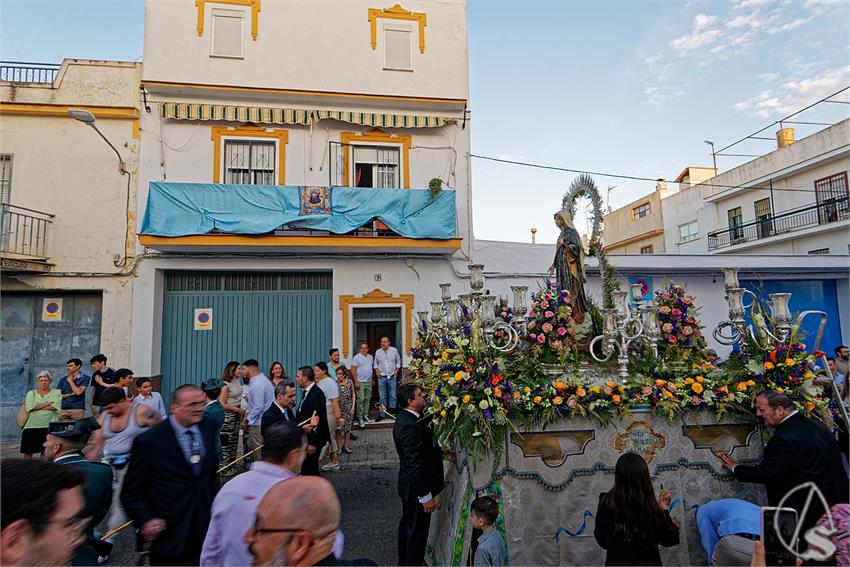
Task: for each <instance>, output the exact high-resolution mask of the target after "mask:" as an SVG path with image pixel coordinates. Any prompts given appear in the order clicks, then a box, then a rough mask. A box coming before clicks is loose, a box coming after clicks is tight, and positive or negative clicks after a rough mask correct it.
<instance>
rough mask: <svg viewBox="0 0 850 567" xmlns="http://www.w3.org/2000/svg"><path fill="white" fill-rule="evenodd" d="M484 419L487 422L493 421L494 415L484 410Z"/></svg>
mask: <svg viewBox="0 0 850 567" xmlns="http://www.w3.org/2000/svg"><path fill="white" fill-rule="evenodd" d="M484 419H486V420H487V421H490V420H491V419H493V414H492V413H490V410H489V409H486V410H484Z"/></svg>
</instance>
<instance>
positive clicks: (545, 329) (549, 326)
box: [541, 323, 552, 333]
mask: <svg viewBox="0 0 850 567" xmlns="http://www.w3.org/2000/svg"><path fill="white" fill-rule="evenodd" d="M541 328H542V329H543V332H544V333H551V332H552V323H543V326H542V327H541Z"/></svg>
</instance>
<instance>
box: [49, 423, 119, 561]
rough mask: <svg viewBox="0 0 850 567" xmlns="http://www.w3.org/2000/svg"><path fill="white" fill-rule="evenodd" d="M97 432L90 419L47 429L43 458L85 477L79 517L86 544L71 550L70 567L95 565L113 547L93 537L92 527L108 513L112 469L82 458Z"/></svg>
mask: <svg viewBox="0 0 850 567" xmlns="http://www.w3.org/2000/svg"><path fill="white" fill-rule="evenodd" d="M98 429H100V424H99V423H98V422H97V419H95V418H93V417H86V418H83V419H78V420H75V421H53V422H51V423H50V424H49V425H48V426H47V439H46V440H45V442H44V458H45V459H48V460H51V461H53V462H54V463H56V464H58V465H67V466H69V467H72V468H75V469H79V470H81V471H83V472H84V473H85V475H86V483H85V484H84V485H83V496H84V497H85V501H86V505H85V508H83V511H82V512H80V518H83V519H86V520H88V526H87V527H86V534H85V535H86V539H85V542H84V543H83V544H82V545H80V547H78V548H77V549H76V550H75V551H74V557H73V558H72V560H71V565H97V563H98V557H107V556H109V553H110V552H111V551H112V544H111V543H108V542H105V541H101V540H99V539H96V538H95V537H94V528H95V526H97V525H98V524H99V523H100V522H102V521H103V519H104V518H105V517H106V515H107V514H109V506H110V505H111V504H112V467H110V466H109V465H107V464H104V463H92V462H89V461H87V460H86V458H85V457H84V456H83V447H85V446H86V444H87V443H88V442H89V438H90V437H91V433H92V431H97V430H98Z"/></svg>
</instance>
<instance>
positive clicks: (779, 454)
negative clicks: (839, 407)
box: [720, 390, 848, 531]
mask: <svg viewBox="0 0 850 567" xmlns="http://www.w3.org/2000/svg"><path fill="white" fill-rule="evenodd" d="M756 409H757V411H756V413H757V415H758V416H759V417H761V418H762V420H763V421H764V424H765V425H766V426H768V427H772V428H774V433H773V437H772V438H771V439H770V441H769V442H768V443H767V445H766V446H765V448H764V456H763V458H762V461H761V463H759V464H758V465H756V466H749V465H739V464H737V463H736V462H735V460H734V459H732V457H730V456H729V455H728V454H726V453H721V454H720V459H721V460H722V461H723V466H724V467H726V468H727V469H729V470H730V471H732V474H734V475H735V478H736V479H738V480H740V481H742V482H757V483H760V484H764V485H765V486H766V488H767V501H768V503H769V504H770V505H771V506H778V505H779V503H780V501H781V500H782V498H783V497H784V496H785V495H786V494H788V493H789V492H790V491H791V490H793V489H794V488H796V487H798V486H800V485H801V484H803V483H805V482H810V481H811V482H814V483H815V485H817V487H818V488H819V489H820V491H821V492H822V493H823V495H824V497H825V498H826V502H827V504H829V505H830V506H832V505H833V504H837V503H839V502H847V501H848V479H847V473H846V472H845V470H844V465H843V464H842V462H841V456H840V453H839V451H838V445H837V443H836V442H835V439H834V438H833V437H832V435H830V433H829V431H827V429H826V427H824V425H823V424H822V423H820V422H818V421H816V420H814V419H810V418H808V417H806V416H804V415H803V414H801V413H799V412H798V411H797V410H796V409H794V402H793V401H792V400H791V398H789V397H788V396H786V395H785V394H783V393H781V392H777V391H776V390H765V391H764V392H762V393H761V394H760V395H759V396H758V398H756ZM808 493H809V490H807V489H803V490H798V491H797V492H795V493H794V494H793V495H791V496H790V497H789V498H788V499H787V500H786V501H785V506H789V507H791V508H794V509H795V510H797V512H798V513H799V514H802V511H803V506H804V505H805V502H806V497H807V496H808ZM823 513H824V510H822V509H821V507H820V506H819V505H817V504H814V503H813V505H812V506H809V512H808V514H807V515H806V517H805V518H803V517H800V524H801V529H802V530H804V531H805V530H807V529H809V528H810V527H812V526H814V525H815V523H816V522H817V520H818V518H819V517H820V516H821V515H822V514H823Z"/></svg>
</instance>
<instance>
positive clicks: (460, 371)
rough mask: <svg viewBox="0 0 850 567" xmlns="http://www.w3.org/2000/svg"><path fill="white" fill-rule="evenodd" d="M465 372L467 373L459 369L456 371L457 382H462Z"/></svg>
mask: <svg viewBox="0 0 850 567" xmlns="http://www.w3.org/2000/svg"><path fill="white" fill-rule="evenodd" d="M464 374H465V373H464V371H463V370H458V371H457V372H455V382H460V381H461V380H463V377H464Z"/></svg>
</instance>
